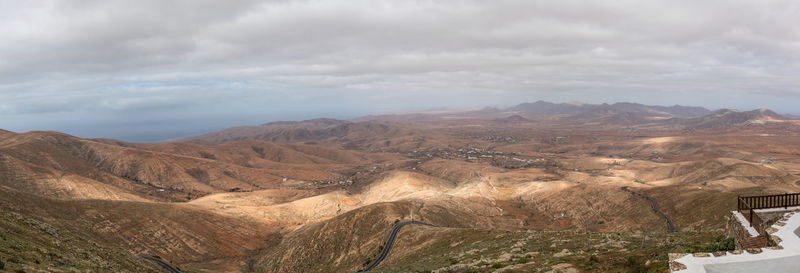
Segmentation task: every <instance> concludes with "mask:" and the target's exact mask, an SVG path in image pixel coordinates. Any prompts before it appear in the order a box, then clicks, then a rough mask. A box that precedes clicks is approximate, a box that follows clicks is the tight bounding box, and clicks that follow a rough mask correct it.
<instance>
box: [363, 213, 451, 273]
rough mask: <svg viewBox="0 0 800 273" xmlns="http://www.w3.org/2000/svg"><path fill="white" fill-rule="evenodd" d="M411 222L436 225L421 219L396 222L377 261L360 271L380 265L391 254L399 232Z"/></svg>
mask: <svg viewBox="0 0 800 273" xmlns="http://www.w3.org/2000/svg"><path fill="white" fill-rule="evenodd" d="M410 224H419V225H426V226H432V227H435V226H434V225H431V224H428V223H425V222H420V221H402V222H397V223H395V224H394V228H392V233H389V238H388V239H386V244H384V247H383V250H382V251H381V254H380V255H378V258H377V259H375V261H372V263H371V264H370V265H369V266H367V268H364V269H363V270H360V271H358V272H367V271H370V270H372V269H373V268H375V267H376V266H378V264H380V263H381V262H382V261H383V259H386V256H387V255H389V251H391V250H392V245H393V244H394V240H395V239H397V233H398V232H400V229H401V228H403V227H404V226H406V225H410Z"/></svg>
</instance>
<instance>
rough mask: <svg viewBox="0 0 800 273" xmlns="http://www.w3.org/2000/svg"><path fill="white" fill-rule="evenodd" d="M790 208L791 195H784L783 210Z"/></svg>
mask: <svg viewBox="0 0 800 273" xmlns="http://www.w3.org/2000/svg"><path fill="white" fill-rule="evenodd" d="M788 208H789V193H788V192H787V193H785V194H783V209H788Z"/></svg>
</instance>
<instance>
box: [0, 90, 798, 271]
mask: <svg viewBox="0 0 800 273" xmlns="http://www.w3.org/2000/svg"><path fill="white" fill-rule="evenodd" d="M536 107H539V108H536ZM541 107H545V108H546V109H550V110H547V111H551V112H552V111H554V112H552V113H550V114H546V113H545V112H546V111H545V112H542V111H539V110H536V109H545V108H541ZM547 107H550V108H547ZM559 107H560V108H559ZM575 107H577V106H575ZM575 107H572V106H570V107H567V106H564V105H561V106H558V105H556V106H552V107H551V106H547V105H544V106H543V105H542V104H541V103H540V104H538V105H536V104H530V105H521V106H518V107H516V108H512V109H506V110H497V111H495V110H482V111H478V112H468V113H450V114H437V115H428V116H425V115H420V114H418V115H409V116H403V115H395V116H384V117H374V118H382V119H384V120H383V121H370V120H365V121H360V122H351V121H339V120H330V119H319V120H310V121H303V122H279V123H270V124H265V125H260V126H253V127H238V128H231V129H228V130H224V131H220V132H216V133H212V134H209V135H205V136H200V137H195V138H192V139H188V140H187V141H184V142H168V143H126V142H121V141H116V140H108V139H92V140H89V139H79V138H75V137H72V136H68V135H64V134H60V133H54V132H30V133H23V134H17V133H12V132H8V131H0V207H1V208H2V209H3V213H4V214H3V217H4V218H3V219H4V220H3V221H4V222H3V225H2V228H4V229H7V230H11V231H14V233H13V234H16V235H13V236H15V237H9V238H12V239H13V240H15V241H14V242H20V241H30V242H31V247H34V245H36V247H38V248H37V249H45V250H47V249H52V251H65V252H69V253H73V252H75V253H83V252H81V251H83V250H82V249H83V247H85V246H87V245H88V244H98V245H101V246H102V247H103V251H102V252H103V253H118V254H113V255H114V256H113V258H111V260H110V261H109V262H108V263H106V264H102V265H100V264H94V265H93V264H91V263H85V262H79V261H78V260H82V259H83V260H87V261H90V260H93V259H95V258H92V257H104V256H91V255H95V254H91V253H98V252H91V251H90V252H88V253H90V254H87V255H90V256H85V257H86V258H80V257H81V256H74V257H73V256H65V257H62V258H59V259H60V260H59V259H56V258H46V257H45V256H42V255H49V254H41V253H50V252H49V251H51V250H47V251H48V252H42V251H39V252H37V253H40V254H31V255H28V256H25V255H22V254H19V253H21V252H20V251H21V250H20V249H18V248H14V247H11V245H10V244H3V245H2V247H1V248H0V259H2V260H0V261H2V262H4V263H5V266H6V268H11V269H14V270H16V269H17V268H30V269H33V268H39V269H44V268H47V267H46V265H47V264H50V265H52V264H56V265H57V266H68V265H69V266H73V265H72V264H74V268H76V269H78V270H83V269H97V268H118V269H120V270H122V271H137V270H139V269H137V268H139V267H140V266H144V267H142V268H145V269H143V270H147V268H150V269H152V268H151V267H148V266H151V265H149V264H147V263H145V264H144V265H142V262H141V261H138V260H137V259H136V258H135V254H149V255H159V256H161V257H164V258H165V259H167V260H168V261H170V262H173V263H177V264H180V265H181V266H183V267H184V269H188V270H201V271H202V270H205V271H232V272H238V271H245V272H247V271H254V272H331V270H333V271H336V272H354V271H357V270H359V269H361V268H363V266H364V265H365V264H366V263H367V262H368V261H370V260H371V259H374V258H375V256H376V255H377V253H378V250H379V249H381V247H382V244H383V243H384V242H383V240H384V239H385V236H386V233H387V232H388V230H389V229H390V228H391V226H392V224H393V223H394V222H395V221H397V220H399V219H410V218H411V217H412V215H413V218H414V219H416V220H422V221H426V222H429V223H432V224H435V225H438V226H439V227H437V228H432V227H422V226H413V227H408V228H407V229H404V230H403V231H402V232H401V234H400V236H399V241H398V243H397V244H396V245H395V248H394V249H393V250H392V254H391V255H390V256H389V257H388V258H387V259H386V260H385V261H384V262H383V264H382V265H380V266H379V267H378V268H377V271H380V272H409V271H421V272H426V271H431V270H432V271H437V270H438V271H437V272H490V271H498V272H539V271H545V272H546V271H549V270H556V271H558V270H560V271H564V272H583V271H587V272H593V271H613V272H617V271H634V272H645V271H647V270H650V271H653V272H660V271H663V270H664V268H665V267H664V262H665V256H664V255H665V254H666V253H667V252H668V251H679V250H691V249H694V248H698V247H702V246H703V245H704V244H708V243H712V242H714V241H715V240H718V239H719V238H717V237H718V236H719V235H720V234H721V230H722V229H723V228H724V225H725V220H724V218H723V217H724V215H726V213H727V211H729V210H731V209H733V205H734V203H735V199H734V197H735V196H737V195H750V194H761V193H778V192H797V191H799V190H800V171H798V170H800V136H799V135H800V126H798V122H797V121H796V120H788V119H782V118H781V117H779V116H777V115H776V114H774V113H770V112H767V111H752V112H730V111H727V112H726V111H719V112H713V113H712V112H708V111H706V112H703V111H701V110H698V109H682V108H674V107H672V108H669V107H667V108H646V106H637V105H629V104H625V105H610V106H609V105H606V106H598V107H596V108H591V109H589V108H587V109H583V108H575ZM642 107H644V108H642ZM553 109H556V110H557V111H556V110H553ZM581 109H583V110H581ZM619 109H626V110H624V111H623V110H619ZM626 111H628V112H626ZM637 111H638V112H637ZM681 111H688V112H681ZM553 113H555V114H553ZM681 113H683V114H681ZM621 187H629V188H631V189H633V190H635V191H636V192H640V193H644V194H647V195H648V196H650V197H652V198H653V199H654V200H655V201H656V202H658V204H659V206H660V207H661V208H662V210H663V211H664V212H665V213H666V214H667V215H669V216H670V217H671V218H672V219H673V221H674V222H675V225H676V227H677V228H678V229H679V230H681V232H679V233H668V232H667V229H666V225H665V223H664V219H663V218H661V217H659V216H658V215H657V214H655V213H653V211H652V210H651V209H650V207H649V203H648V202H647V201H645V200H644V199H642V198H638V197H636V196H633V195H631V194H629V193H627V192H624V191H622V190H621V189H620V188H621ZM25 223H35V225H37V226H47V227H51V228H52V229H53V230H57V232H58V234H65V235H64V236H68V237H69V238H75V239H70V240H68V241H63V240H62V241H59V242H64V243H63V244H66V245H67V246H64V245H63V244H62V245H61V246H59V245H50V244H49V243H46V242H50V241H51V240H52V238H51V237H52V236H55V235H53V234H51V233H49V232H46V231H45V232H43V233H42V232H38V231H36V229H33V231H31V232H27V233H26V232H22V229H23V228H22V227H23V225H24V224H25ZM54 234H55V233H54ZM58 236H61V235H58ZM6 237H8V236H6ZM645 237H647V238H648V239H644V238H645ZM642 240H645V242H644V243H642ZM648 242H649V243H648ZM37 244H38V245H37ZM64 247H68V248H69V249H64ZM70 247H72V248H70ZM73 248H74V251H73V250H72V249H73ZM105 249H108V250H105ZM564 249H566V251H564ZM93 250H94V249H92V251H93ZM76 251H77V252H76ZM87 251H89V250H87ZM115 251H116V252H115ZM119 251H122V252H119ZM11 255H14V256H13V257H17V258H14V259H13V260H11V261H9V259H10V258H11V257H12V256H11ZM21 255H22V256H21ZM37 255H38V256H37ZM75 255H77V254H75ZM81 255H83V254H81ZM97 255H100V254H97ZM108 255H112V254H108ZM75 257H78V258H75ZM36 260H38V261H39V262H40V263H39V264H36V263H35V261H36ZM63 261H67V262H63ZM97 266H101V267H97ZM58 268H70V267H58ZM637 270H638V271H637ZM641 270H645V271H641Z"/></svg>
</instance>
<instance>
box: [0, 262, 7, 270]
mask: <svg viewBox="0 0 800 273" xmlns="http://www.w3.org/2000/svg"><path fill="white" fill-rule="evenodd" d="M0 269H6V263H4V262H3V261H0Z"/></svg>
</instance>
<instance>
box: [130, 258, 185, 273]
mask: <svg viewBox="0 0 800 273" xmlns="http://www.w3.org/2000/svg"><path fill="white" fill-rule="evenodd" d="M139 257H142V259H146V260H151V261H154V262H156V263H157V264H158V265H160V266H161V267H163V268H164V269H166V270H167V271H169V272H170V273H181V271H180V270H178V269H177V268H174V267H172V266H171V265H170V264H168V263H167V262H165V261H164V260H162V259H161V258H156V257H153V256H145V255H142V256H139Z"/></svg>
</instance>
